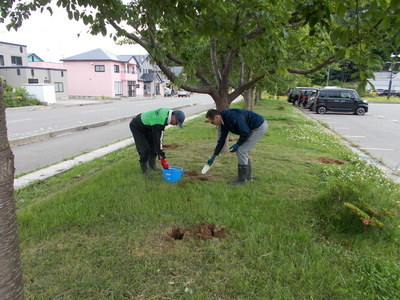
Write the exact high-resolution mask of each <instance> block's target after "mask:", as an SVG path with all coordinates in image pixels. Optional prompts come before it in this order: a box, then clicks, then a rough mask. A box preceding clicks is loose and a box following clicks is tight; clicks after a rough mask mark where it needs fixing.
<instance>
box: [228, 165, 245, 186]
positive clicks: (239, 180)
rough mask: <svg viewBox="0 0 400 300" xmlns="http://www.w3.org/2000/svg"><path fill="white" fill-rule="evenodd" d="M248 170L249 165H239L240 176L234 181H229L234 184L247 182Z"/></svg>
mask: <svg viewBox="0 0 400 300" xmlns="http://www.w3.org/2000/svg"><path fill="white" fill-rule="evenodd" d="M248 170H249V168H248V166H245V165H238V178H237V179H235V180H232V181H228V183H229V184H232V185H238V184H245V183H246V179H247V174H248Z"/></svg>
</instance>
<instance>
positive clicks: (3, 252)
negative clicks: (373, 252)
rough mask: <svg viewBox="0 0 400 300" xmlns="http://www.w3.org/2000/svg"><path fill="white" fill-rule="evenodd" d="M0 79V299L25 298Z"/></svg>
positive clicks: (2, 90)
mask: <svg viewBox="0 0 400 300" xmlns="http://www.w3.org/2000/svg"><path fill="white" fill-rule="evenodd" d="M3 92H4V89H3V81H2V80H1V78H0V299H2V300H3V299H4V300H6V299H7V300H8V299H9V300H15V299H24V287H23V280H22V270H21V259H20V254H19V240H18V224H17V215H16V209H15V202H14V155H13V154H12V152H11V148H10V144H9V142H8V138H7V126H6V116H5V103H4V94H3Z"/></svg>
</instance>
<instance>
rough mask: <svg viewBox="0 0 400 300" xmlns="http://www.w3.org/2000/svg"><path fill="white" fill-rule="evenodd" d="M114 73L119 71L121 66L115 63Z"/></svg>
mask: <svg viewBox="0 0 400 300" xmlns="http://www.w3.org/2000/svg"><path fill="white" fill-rule="evenodd" d="M114 73H119V66H118V65H114Z"/></svg>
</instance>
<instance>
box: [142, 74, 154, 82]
mask: <svg viewBox="0 0 400 300" xmlns="http://www.w3.org/2000/svg"><path fill="white" fill-rule="evenodd" d="M139 81H143V82H153V81H154V73H144V74H142V76H140V78H139Z"/></svg>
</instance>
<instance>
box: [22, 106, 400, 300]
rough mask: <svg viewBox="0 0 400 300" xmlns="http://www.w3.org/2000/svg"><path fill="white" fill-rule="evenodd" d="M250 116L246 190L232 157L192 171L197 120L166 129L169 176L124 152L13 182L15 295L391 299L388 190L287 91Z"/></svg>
mask: <svg viewBox="0 0 400 300" xmlns="http://www.w3.org/2000/svg"><path fill="white" fill-rule="evenodd" d="M238 105H240V104H238ZM255 111H256V112H258V113H260V114H262V115H263V116H265V117H266V119H267V120H268V123H269V132H268V133H267V135H266V136H265V137H264V138H263V139H262V140H261V141H260V142H259V143H258V144H257V145H256V147H255V148H254V149H253V150H252V153H251V155H250V157H251V159H252V163H253V176H254V180H253V181H252V182H249V183H248V184H247V185H244V186H230V185H228V184H227V181H228V180H231V179H233V178H234V177H235V175H236V172H237V160H236V155H234V154H232V153H222V154H221V155H219V156H218V157H217V158H216V160H215V162H214V164H213V165H212V167H211V169H210V170H209V171H208V173H207V174H205V175H201V174H200V171H201V169H202V167H203V166H204V164H205V163H206V161H207V159H208V158H209V157H210V156H211V155H212V153H213V149H214V147H215V143H216V129H215V127H214V126H213V125H210V124H208V123H205V122H204V120H205V118H203V117H202V118H198V119H195V120H192V121H189V122H187V123H185V128H184V129H183V130H180V129H178V128H173V129H170V130H168V131H166V132H165V138H164V144H165V145H166V147H165V148H166V155H167V158H168V161H169V163H170V165H172V166H179V167H183V168H184V170H185V175H184V176H183V178H182V179H181V180H180V181H178V182H176V183H168V182H166V181H164V180H163V178H162V176H161V174H160V173H157V172H152V175H153V177H152V178H151V179H149V178H146V177H144V176H143V175H142V174H140V168H139V163H138V155H137V153H136V150H135V148H134V147H127V148H124V149H122V150H120V151H118V152H115V153H112V154H109V155H107V156H105V157H103V158H99V159H97V160H95V161H92V162H89V163H86V164H84V165H82V166H79V167H75V168H73V169H72V170H70V171H67V172H65V173H63V174H60V175H57V176H55V177H53V178H50V179H48V180H45V181H42V182H40V183H37V184H34V185H32V186H29V187H27V188H24V189H21V190H18V191H17V192H16V195H15V197H16V201H17V207H18V220H19V234H20V242H21V252H22V262H23V272H24V279H25V292H26V298H27V299H396V298H397V299H398V292H399V290H400V263H399V254H400V253H399V217H398V216H397V213H398V212H399V201H400V191H399V186H398V185H396V184H394V183H392V182H390V181H389V180H387V179H386V178H385V176H384V175H383V174H382V173H380V171H379V170H377V169H376V168H375V167H373V166H369V165H367V164H366V163H365V162H363V161H362V160H360V159H359V158H358V157H356V156H355V155H354V154H353V153H352V152H351V151H350V150H349V149H347V148H346V147H345V146H343V145H342V144H341V143H340V142H339V141H338V140H337V138H336V137H333V136H332V135H330V134H328V133H327V132H326V131H325V130H324V129H323V127H322V126H320V125H318V124H317V123H315V122H313V121H311V120H309V119H308V118H306V117H305V116H303V115H302V114H301V113H300V112H298V111H297V110H296V109H295V108H293V107H292V105H290V104H287V103H286V102H285V99H284V98H282V99H281V100H271V99H264V100H263V101H262V102H261V105H259V106H257V107H256V108H255ZM127 131H128V128H127ZM231 139H232V141H231V143H234V140H235V139H237V136H235V135H231ZM231 143H230V144H231Z"/></svg>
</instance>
